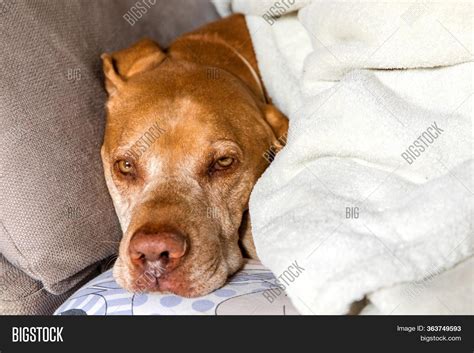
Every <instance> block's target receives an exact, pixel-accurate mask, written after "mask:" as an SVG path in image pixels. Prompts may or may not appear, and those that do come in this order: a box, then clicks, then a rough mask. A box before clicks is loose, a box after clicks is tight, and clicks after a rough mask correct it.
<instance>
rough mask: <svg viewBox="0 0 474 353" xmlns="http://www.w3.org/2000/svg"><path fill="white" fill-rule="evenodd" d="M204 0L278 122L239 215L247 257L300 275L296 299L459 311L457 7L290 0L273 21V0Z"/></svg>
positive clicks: (467, 232) (462, 204)
mask: <svg viewBox="0 0 474 353" xmlns="http://www.w3.org/2000/svg"><path fill="white" fill-rule="evenodd" d="M293 2H294V1H288V0H286V1H285V2H283V0H281V1H277V3H279V4H280V5H281V6H280V7H282V6H283V7H285V6H284V5H285V4H288V3H290V4H292V3H293ZM219 3H220V5H221V6H220V9H221V10H222V9H227V10H229V9H232V10H234V11H239V12H243V13H245V14H246V15H247V17H246V18H247V24H248V26H249V30H250V33H251V36H252V40H253V44H254V47H255V51H256V54H257V58H258V62H259V68H260V70H261V73H262V77H263V81H264V84H265V86H266V88H267V90H268V92H269V94H270V95H271V96H272V99H273V101H274V102H275V104H276V105H277V106H278V107H279V108H280V109H281V110H282V111H283V112H284V113H285V114H287V116H288V117H289V119H290V130H289V134H288V138H287V146H286V147H285V148H284V149H283V151H281V152H280V153H279V154H278V155H277V157H276V159H275V161H274V162H273V163H272V165H271V166H270V167H269V168H268V170H267V171H266V172H265V174H264V175H263V177H262V178H261V179H260V180H259V181H258V183H257V184H256V186H255V188H254V191H253V193H252V196H251V200H250V213H251V219H252V228H253V234H254V238H255V243H256V247H257V252H258V255H259V257H260V259H261V260H262V262H263V263H264V264H265V265H266V266H268V267H269V268H270V269H271V270H272V271H273V272H274V273H275V274H277V275H279V274H281V273H284V271H285V270H286V269H287V267H288V266H289V265H291V263H293V262H294V261H297V262H298V263H299V264H300V265H301V266H302V267H303V268H304V269H305V271H304V273H303V274H302V275H301V276H299V277H298V278H297V279H294V281H293V282H291V283H287V285H285V287H287V292H288V294H289V296H290V298H291V299H292V301H293V303H294V304H295V306H296V308H297V309H298V310H299V311H300V312H302V313H304V314H343V313H347V312H348V311H349V308H350V306H351V305H352V304H353V303H354V302H356V301H358V300H361V299H363V298H364V297H367V298H369V300H371V301H372V303H373V305H375V306H376V307H377V309H378V312H382V313H385V314H390V313H394V314H399V313H408V314H410V313H425V314H426V313H431V314H433V313H438V314H443V313H446V314H449V313H451V314H452V313H456V314H460V313H464V314H467V313H473V312H474V310H473V302H472V296H473V279H474V278H473V267H472V264H473V262H472V255H473V247H472V236H473V233H474V232H473V224H472V215H473V213H472V211H473V209H472V200H473V192H474V185H473V178H472V171H473V165H474V162H473V156H472V138H473V128H472V117H473V110H472V109H473V106H472V98H473V79H474V76H473V67H474V66H473V65H474V64H473V63H472V61H473V54H472V53H473V28H472V18H474V16H473V5H472V3H471V4H470V3H467V2H455V1H446V2H445V3H444V4H443V3H440V2H436V3H431V2H416V3H415V2H413V3H407V2H403V3H398V2H393V1H392V2H384V3H383V4H382V3H377V2H374V1H372V2H357V1H351V2H345V1H313V2H310V1H297V2H296V3H294V4H292V6H289V7H288V6H286V7H288V8H287V9H286V10H285V11H284V14H283V16H282V17H281V18H279V19H278V20H275V22H274V23H273V20H272V19H271V18H269V17H268V15H269V14H271V13H275V9H273V11H270V12H269V10H268V9H269V8H270V6H274V4H275V2H274V1H272V2H268V1H263V2H259V1H244V0H234V2H233V3H232V6H230V5H228V6H223V4H224V2H223V1H219ZM282 3H283V5H282ZM265 5H266V6H267V7H265ZM294 10H299V11H298V13H297V12H294ZM278 11H280V13H282V10H281V9H280V10H278ZM292 11H293V12H292ZM262 16H263V17H262ZM463 261H464V262H463ZM460 263H462V264H461V265H459V266H456V265H458V264H460ZM466 264H468V265H466ZM453 268H454V269H453ZM448 269H453V270H451V271H454V270H456V271H458V272H457V274H454V275H444V272H445V271H446V270H448ZM442 273H443V275H441V274H442ZM446 278H447V279H446ZM282 280H283V281H284V278H283V277H282ZM443 281H445V282H443ZM448 285H449V286H451V287H450V288H446V290H445V291H444V292H443V291H442V290H441V291H440V290H439V288H443V287H444V286H448ZM453 286H454V288H453ZM414 288H415V289H416V290H414ZM420 288H422V289H423V293H421V292H422V291H421V290H420ZM433 288H438V291H434V289H433ZM449 291H451V292H452V293H458V294H459V295H458V296H457V297H456V298H453V297H452V296H447V295H446V293H448V292H449ZM443 293H444V294H443ZM443 296H444V297H443ZM421 298H423V301H425V302H426V301H429V300H430V298H431V300H432V302H433V304H430V305H425V306H423V305H421V306H420V305H419V303H420V299H421ZM427 298H428V299H427Z"/></svg>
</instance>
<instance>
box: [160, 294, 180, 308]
mask: <svg viewBox="0 0 474 353" xmlns="http://www.w3.org/2000/svg"><path fill="white" fill-rule="evenodd" d="M182 301H183V299H182V298H181V297H178V296H176V295H168V296H166V297H163V298H161V299H160V304H161V305H163V306H164V307H166V308H172V307H173V306H176V305H178V304H179V303H181V302H182Z"/></svg>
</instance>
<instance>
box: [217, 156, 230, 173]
mask: <svg viewBox="0 0 474 353" xmlns="http://www.w3.org/2000/svg"><path fill="white" fill-rule="evenodd" d="M232 163H234V158H232V157H222V158H219V159H218V160H217V161H216V163H215V164H214V169H216V170H222V169H226V168H229V167H230V166H231V165H232Z"/></svg>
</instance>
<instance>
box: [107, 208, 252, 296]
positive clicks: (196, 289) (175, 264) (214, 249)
mask: <svg viewBox="0 0 474 353" xmlns="http://www.w3.org/2000/svg"><path fill="white" fill-rule="evenodd" d="M249 222H250V217H249V210H248V209H245V210H244V212H243V213H242V218H241V223H240V225H239V228H238V229H237V232H236V233H237V234H236V236H238V237H239V243H240V239H241V237H242V236H243V235H244V234H245V232H246V231H247V228H248V226H249ZM164 235H169V234H168V233H166V234H165V233H153V234H151V235H150V236H151V238H153V239H154V238H157V237H158V238H159V237H161V238H163V239H165V238H164ZM147 237H148V235H147ZM222 237H223V236H219V237H217V238H222ZM132 239H133V238H132ZM169 239H172V240H173V242H172V243H170V244H165V245H170V246H168V247H167V248H166V249H170V250H171V253H170V254H168V253H167V252H165V254H164V255H163V257H160V258H158V259H155V260H153V261H150V260H148V261H146V263H139V262H138V263H137V261H140V259H139V258H133V257H131V255H129V256H128V257H126V258H121V257H119V258H118V259H117V262H116V264H115V266H114V277H115V278H116V280H117V282H118V283H119V285H120V286H122V287H123V288H125V289H127V290H128V291H131V292H134V293H144V292H160V293H173V294H176V295H181V296H184V297H195V296H200V295H205V294H207V293H209V292H212V291H214V290H216V289H218V288H219V287H221V286H222V285H224V284H225V282H226V280H227V278H228V277H229V276H230V275H232V274H233V273H235V272H236V271H237V270H238V269H239V268H240V266H241V264H242V261H243V257H246V256H247V255H248V254H247V253H246V251H245V249H244V248H243V247H242V245H241V244H240V246H238V245H237V243H235V245H234V246H232V247H231V248H226V249H227V250H225V249H224V247H227V246H229V245H224V243H220V241H219V242H214V243H212V242H211V243H208V244H207V245H203V244H202V243H201V242H200V243H199V245H200V246H201V248H196V247H194V249H193V245H192V243H190V245H189V246H188V248H186V251H185V252H183V253H185V255H183V256H182V257H181V258H180V259H173V258H172V257H171V255H173V252H174V253H175V252H176V249H175V248H173V246H175V247H176V246H177V245H176V243H175V241H176V238H175V237H173V238H171V237H169ZM144 240H145V241H146V242H145V243H144V244H145V249H146V247H147V246H148V244H150V243H151V241H150V238H144ZM188 244H189V239H188ZM158 246H164V245H163V244H158ZM130 249H133V246H131V245H130V244H129V249H128V250H127V254H129V251H130ZM160 251H161V250H160ZM125 256H126V255H125Z"/></svg>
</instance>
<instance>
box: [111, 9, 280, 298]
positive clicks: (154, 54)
mask: <svg viewBox="0 0 474 353" xmlns="http://www.w3.org/2000/svg"><path fill="white" fill-rule="evenodd" d="M102 59H103V68H104V73H105V77H106V89H107V92H108V94H109V99H108V102H107V126H106V131H105V138H104V144H103V146H102V160H103V164H104V170H105V177H106V181H107V186H108V188H109V191H110V194H111V196H112V199H113V201H114V206H115V209H116V211H117V214H118V217H119V219H120V223H121V226H122V229H123V232H124V236H123V239H122V241H121V244H120V249H119V257H118V259H117V262H116V263H115V266H114V275H115V278H116V279H117V281H118V283H119V284H120V285H122V286H123V287H124V288H126V289H128V290H130V291H135V292H136V291H169V292H173V293H176V294H178V295H182V296H188V297H189V296H198V295H203V294H206V293H209V292H210V291H212V290H214V289H216V288H218V287H219V286H221V285H223V284H224V283H225V281H226V279H227V277H228V276H229V275H231V274H233V273H234V272H235V271H237V270H238V269H239V268H240V266H241V265H242V258H243V256H250V257H256V252H255V249H254V246H253V241H252V238H251V232H250V220H249V217H248V200H249V196H250V192H251V191H252V188H253V186H254V184H255V183H256V181H257V179H258V178H259V177H260V175H261V174H262V173H263V171H264V170H265V168H267V166H268V162H267V160H266V159H265V158H263V155H264V154H265V152H266V151H267V150H268V149H269V147H270V146H280V147H281V145H280V144H279V138H280V137H281V136H283V135H284V134H286V131H287V129H288V121H287V119H286V117H285V116H284V115H282V114H281V113H280V112H279V111H278V110H277V109H276V108H275V107H273V106H272V105H271V104H268V103H267V101H268V97H266V94H265V91H264V89H263V87H262V84H261V81H260V78H259V75H258V68H257V64H256V58H255V54H254V52H253V48H252V42H251V39H250V35H249V33H248V30H247V27H246V24H245V19H244V18H243V16H240V15H236V16H232V17H229V18H226V19H223V20H221V21H218V22H215V23H212V24H210V25H207V26H205V27H203V28H201V29H199V30H197V31H195V32H192V33H190V34H187V35H184V36H182V37H180V38H179V39H178V40H176V41H175V42H174V43H173V44H172V45H171V46H170V48H169V49H168V50H166V51H163V50H162V49H160V48H159V47H158V45H157V44H156V43H154V42H153V41H151V40H147V39H145V40H142V41H140V42H138V43H137V44H135V45H133V46H132V47H131V48H128V49H125V50H122V51H118V52H115V53H112V54H103V55H102ZM239 243H240V245H241V246H242V247H243V250H242V251H241V249H240V247H239Z"/></svg>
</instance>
